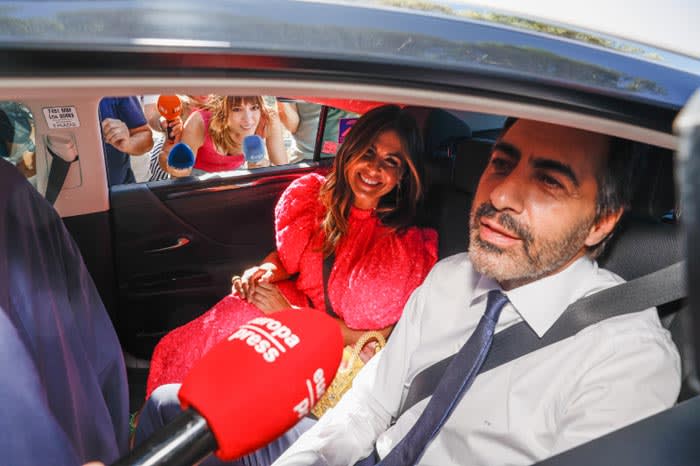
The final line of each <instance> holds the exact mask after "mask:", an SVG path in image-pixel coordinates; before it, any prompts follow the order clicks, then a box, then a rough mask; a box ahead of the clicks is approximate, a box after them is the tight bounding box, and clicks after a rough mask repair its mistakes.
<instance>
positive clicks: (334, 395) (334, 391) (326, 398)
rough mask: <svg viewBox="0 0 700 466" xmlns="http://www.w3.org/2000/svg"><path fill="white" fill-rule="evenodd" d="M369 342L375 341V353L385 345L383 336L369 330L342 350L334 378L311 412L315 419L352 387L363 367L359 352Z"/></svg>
mask: <svg viewBox="0 0 700 466" xmlns="http://www.w3.org/2000/svg"><path fill="white" fill-rule="evenodd" d="M371 340H377V349H376V351H377V352H379V350H380V349H382V348H384V345H386V340H385V339H384V336H383V335H382V334H381V333H379V332H377V331H375V330H371V331H369V332H365V333H363V334H362V336H361V337H360V338H359V340H357V342H355V344H354V345H353V346H346V347H345V348H344V349H343V360H342V361H341V363H340V368H339V369H338V372H337V373H336V374H335V378H334V379H333V381H332V382H331V384H330V386H329V387H328V389H326V393H324V394H323V396H322V397H321V399H319V400H318V403H316V406H314V408H313V409H312V410H311V413H312V414H313V415H314V416H316V417H317V418H320V417H321V416H323V413H325V412H326V411H327V410H328V409H330V408H332V407H333V406H335V405H336V404H337V403H338V401H340V398H341V397H342V396H343V395H344V394H345V392H347V391H348V390H349V389H350V387H352V379H354V378H355V376H356V375H357V373H358V372H360V369H362V368H363V367H364V365H365V363H364V362H363V361H362V359H361V358H360V351H362V348H363V347H364V346H365V344H366V343H367V342H369V341H371Z"/></svg>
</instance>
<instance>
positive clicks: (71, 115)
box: [43, 106, 80, 129]
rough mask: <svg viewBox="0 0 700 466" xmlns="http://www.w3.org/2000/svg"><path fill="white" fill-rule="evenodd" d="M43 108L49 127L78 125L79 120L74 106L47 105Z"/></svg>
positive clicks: (75, 126)
mask: <svg viewBox="0 0 700 466" xmlns="http://www.w3.org/2000/svg"><path fill="white" fill-rule="evenodd" d="M43 110H44V118H45V119H46V124H47V126H48V127H49V129H65V128H78V127H80V120H78V112H77V111H76V110H75V107H72V106H70V107H47V108H44V109H43Z"/></svg>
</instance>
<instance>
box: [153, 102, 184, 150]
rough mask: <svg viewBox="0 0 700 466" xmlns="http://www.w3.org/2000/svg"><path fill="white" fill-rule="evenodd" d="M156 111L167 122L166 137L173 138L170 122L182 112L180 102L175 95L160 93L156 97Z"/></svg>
mask: <svg viewBox="0 0 700 466" xmlns="http://www.w3.org/2000/svg"><path fill="white" fill-rule="evenodd" d="M158 113H160V115H161V116H162V117H163V118H165V121H167V122H168V139H169V140H171V141H172V140H173V136H172V134H171V131H170V122H172V121H173V120H175V118H177V117H179V116H180V114H181V113H182V102H181V101H180V98H179V97H178V96H176V95H161V96H159V97H158Z"/></svg>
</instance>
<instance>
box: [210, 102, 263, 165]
mask: <svg viewBox="0 0 700 466" xmlns="http://www.w3.org/2000/svg"><path fill="white" fill-rule="evenodd" d="M244 104H252V105H259V106H260V123H258V127H257V128H256V129H255V134H257V135H258V136H263V137H264V136H265V129H266V127H267V124H268V123H269V122H270V114H271V113H272V112H273V111H274V110H273V109H271V108H270V107H268V106H267V105H266V104H265V100H264V99H263V97H262V96H259V95H255V96H231V95H228V96H211V98H210V99H209V100H208V101H207V104H206V109H207V110H209V111H210V112H211V119H210V120H209V135H210V136H211V139H212V141H213V142H214V145H215V147H216V148H217V150H218V151H219V152H221V153H222V154H232V155H235V154H240V153H241V152H242V148H241V143H242V139H243V138H242V137H241V135H240V134H238V133H236V132H235V131H233V130H232V129H231V128H229V126H228V117H229V115H230V114H231V109H233V108H234V107H239V106H241V105H244Z"/></svg>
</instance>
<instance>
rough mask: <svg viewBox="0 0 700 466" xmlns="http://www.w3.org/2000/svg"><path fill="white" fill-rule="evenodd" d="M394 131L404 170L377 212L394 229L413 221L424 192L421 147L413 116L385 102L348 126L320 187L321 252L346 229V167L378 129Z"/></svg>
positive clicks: (348, 203) (326, 252)
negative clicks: (402, 155)
mask: <svg viewBox="0 0 700 466" xmlns="http://www.w3.org/2000/svg"><path fill="white" fill-rule="evenodd" d="M388 130H392V131H395V132H396V134H397V135H398V136H399V140H400V141H401V146H402V147H403V153H404V154H405V155H406V156H407V157H406V158H405V159H404V160H403V165H404V168H403V174H402V175H401V176H400V178H399V182H398V183H397V185H396V187H395V188H394V189H392V190H391V191H390V192H389V193H387V194H386V195H384V196H383V197H382V198H381V199H380V201H379V205H378V206H377V210H376V215H377V216H378V217H379V219H380V221H381V222H382V224H384V225H385V226H388V227H390V228H391V229H392V230H394V231H401V230H404V229H406V228H408V227H410V226H412V225H414V224H415V221H416V214H417V209H418V203H419V202H420V200H421V198H422V196H423V186H422V182H421V178H422V171H423V170H422V150H423V149H422V148H423V143H422V139H421V135H420V131H419V129H418V125H417V124H416V121H415V119H414V118H413V116H412V115H410V114H409V113H408V112H406V111H404V110H402V109H401V107H399V106H398V105H384V106H381V107H377V108H375V109H372V110H370V111H369V112H367V113H365V114H364V115H363V116H362V117H360V118H359V119H358V120H357V122H356V123H355V124H354V125H353V127H352V128H351V129H350V132H349V133H348V135H347V136H346V137H345V140H344V141H343V144H342V145H341V147H340V149H339V150H338V154H337V155H336V157H335V160H334V162H333V168H332V169H331V171H330V173H329V174H328V176H327V177H326V182H325V183H324V184H323V186H322V187H321V191H320V199H321V202H322V203H323V205H324V206H325V207H326V209H327V213H326V216H325V218H324V219H323V222H322V228H323V231H324V233H325V241H324V244H323V255H324V257H328V256H329V255H330V254H331V253H333V252H334V251H335V248H336V246H337V245H338V242H339V241H340V240H341V239H342V237H343V236H344V235H345V234H346V233H347V231H348V218H349V215H350V207H351V206H352V205H353V202H354V195H353V192H352V189H351V187H350V184H349V183H348V180H347V167H348V166H349V165H351V164H352V163H353V162H354V161H355V160H357V159H358V158H360V157H362V156H363V155H364V154H365V153H366V152H367V150H368V149H369V148H370V147H371V146H372V144H374V141H375V140H376V139H377V136H379V135H380V134H381V133H383V132H385V131H388Z"/></svg>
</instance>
